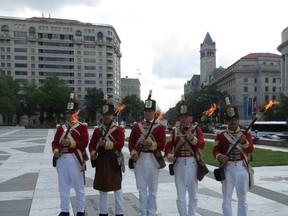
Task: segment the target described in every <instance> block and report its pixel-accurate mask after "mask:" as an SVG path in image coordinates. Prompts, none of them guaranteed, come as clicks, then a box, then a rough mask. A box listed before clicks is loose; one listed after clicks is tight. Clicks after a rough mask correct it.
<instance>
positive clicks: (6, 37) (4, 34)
mask: <svg viewBox="0 0 288 216" xmlns="http://www.w3.org/2000/svg"><path fill="white" fill-rule="evenodd" d="M0 39H4V40H10V39H12V36H11V35H10V34H9V32H1V33H0Z"/></svg>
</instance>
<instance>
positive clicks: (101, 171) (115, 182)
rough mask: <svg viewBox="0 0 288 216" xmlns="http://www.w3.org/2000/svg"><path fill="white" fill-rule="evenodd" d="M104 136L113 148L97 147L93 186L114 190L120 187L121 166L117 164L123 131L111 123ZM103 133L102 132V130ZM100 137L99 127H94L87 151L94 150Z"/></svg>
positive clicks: (101, 189)
mask: <svg viewBox="0 0 288 216" xmlns="http://www.w3.org/2000/svg"><path fill="white" fill-rule="evenodd" d="M109 131H110V132H109V133H108V135H107V137H106V139H105V140H106V141H111V142H113V149H111V150H107V149H105V147H99V149H98V151H97V152H98V157H97V159H96V169H95V171H96V172H95V178H94V183H93V188H94V189H95V190H99V191H105V192H108V191H116V190H120V189H121V182H122V173H121V166H120V165H119V164H118V158H117V157H118V156H119V155H117V154H119V153H120V151H121V149H122V148H123V146H124V139H125V133H124V129H123V128H122V127H118V126H116V125H115V124H114V123H113V124H112V125H111V128H110V130H109ZM103 133H104V132H103ZM101 138H102V131H101V127H98V128H95V130H94V132H93V134H92V137H91V140H90V143H89V151H90V153H91V152H92V151H95V150H96V146H97V143H98V141H99V140H100V139H101Z"/></svg>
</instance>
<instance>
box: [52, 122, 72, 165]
mask: <svg viewBox="0 0 288 216" xmlns="http://www.w3.org/2000/svg"><path fill="white" fill-rule="evenodd" d="M70 129H71V124H69V125H68V128H67V130H66V133H65V135H64V138H63V139H67V136H68V134H69V131H70ZM62 148H63V146H62V145H61V146H60V147H59V153H61V150H62ZM57 160H58V158H56V157H55V156H53V160H52V164H53V167H56V165H57Z"/></svg>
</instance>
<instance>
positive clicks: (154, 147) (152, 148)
mask: <svg viewBox="0 0 288 216" xmlns="http://www.w3.org/2000/svg"><path fill="white" fill-rule="evenodd" d="M149 149H150V150H152V151H154V150H156V149H157V143H156V142H153V141H152V142H151V146H150V147H149Z"/></svg>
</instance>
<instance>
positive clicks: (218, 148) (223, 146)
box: [213, 128, 254, 159]
mask: <svg viewBox="0 0 288 216" xmlns="http://www.w3.org/2000/svg"><path fill="white" fill-rule="evenodd" d="M227 131H228V132H229V129H226V130H224V131H222V132H220V133H218V134H217V136H216V138H215V141H214V147H213V155H214V157H215V158H217V156H218V155H219V154H222V155H225V154H226V153H227V151H228V149H229V147H230V142H229V140H227V138H226V137H225V135H224V133H225V132H227ZM240 132H242V133H243V132H244V131H243V130H240V128H238V129H237V130H236V132H235V134H238V133H240ZM231 133H232V132H231ZM245 135H246V140H247V141H248V144H244V145H242V147H243V150H244V151H245V152H246V154H247V155H249V154H250V153H252V151H253V149H254V145H253V140H252V136H251V134H250V133H246V134H245ZM241 159H244V156H243V155H242V154H241Z"/></svg>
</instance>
